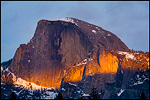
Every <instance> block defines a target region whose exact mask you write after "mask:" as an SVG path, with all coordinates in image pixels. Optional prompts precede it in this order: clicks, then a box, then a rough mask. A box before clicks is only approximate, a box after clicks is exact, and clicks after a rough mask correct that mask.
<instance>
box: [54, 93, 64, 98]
mask: <svg viewBox="0 0 150 100" xmlns="http://www.w3.org/2000/svg"><path fill="white" fill-rule="evenodd" d="M55 99H58V100H62V99H63V96H62V94H61V93H60V92H59V93H58V95H57V96H56V98H55Z"/></svg>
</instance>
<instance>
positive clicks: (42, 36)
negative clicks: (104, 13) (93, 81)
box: [10, 18, 129, 88]
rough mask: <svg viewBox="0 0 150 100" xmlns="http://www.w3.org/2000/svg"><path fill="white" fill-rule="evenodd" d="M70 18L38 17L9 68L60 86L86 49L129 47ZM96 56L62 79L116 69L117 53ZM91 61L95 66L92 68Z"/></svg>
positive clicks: (84, 56) (112, 36) (100, 29)
mask: <svg viewBox="0 0 150 100" xmlns="http://www.w3.org/2000/svg"><path fill="white" fill-rule="evenodd" d="M70 20H71V21H70ZM69 21H70V22H68V21H66V20H65V21H64V20H57V21H48V20H41V21H39V22H38V24H37V28H36V31H35V34H34V36H33V38H32V39H31V40H30V42H29V43H28V44H21V45H20V47H19V48H18V49H17V51H16V53H15V56H14V58H13V61H12V63H11V66H10V70H11V71H12V72H13V73H14V74H15V75H17V76H18V77H21V78H22V79H25V80H27V81H30V82H34V83H36V84H37V85H41V86H46V87H54V88H59V87H60V84H61V80H62V78H63V77H64V76H65V75H66V72H68V70H69V69H70V68H71V67H72V66H74V65H76V64H77V63H80V62H81V61H83V60H84V59H86V58H87V57H88V54H89V52H91V53H93V54H95V55H97V51H98V49H102V48H107V49H112V50H122V51H128V50H129V49H128V47H127V46H126V45H125V44H124V43H123V42H122V41H121V40H120V39H119V38H118V37H117V36H115V35H114V34H113V33H111V32H108V31H106V30H104V29H102V28H100V27H98V26H95V25H92V24H89V23H87V22H84V21H81V20H78V19H74V18H72V19H69ZM72 21H73V22H72ZM95 57H97V56H95ZM98 58H99V59H98V61H99V62H100V63H99V62H97V60H96V59H97V58H93V59H95V60H94V61H92V62H89V63H88V64H87V69H86V70H84V66H82V68H81V71H79V72H76V75H77V76H76V75H75V76H72V75H70V76H69V77H74V78H70V79H65V81H78V80H81V79H82V77H81V76H83V72H84V71H85V72H84V74H85V76H87V75H88V74H87V73H89V72H90V73H91V74H95V73H99V72H101V73H115V72H116V71H117V68H118V58H117V57H116V56H112V55H111V54H108V55H106V56H103V55H101V54H100V56H98ZM105 58H106V59H107V58H108V59H107V60H106V59H105ZM109 59H110V61H109ZM106 64H107V66H105V65H106ZM93 65H94V66H96V67H94V68H92V66H93ZM100 66H101V67H100ZM107 68H108V69H110V70H108V69H107ZM87 70H88V72H87ZM74 72H75V71H74ZM74 74H75V73H74Z"/></svg>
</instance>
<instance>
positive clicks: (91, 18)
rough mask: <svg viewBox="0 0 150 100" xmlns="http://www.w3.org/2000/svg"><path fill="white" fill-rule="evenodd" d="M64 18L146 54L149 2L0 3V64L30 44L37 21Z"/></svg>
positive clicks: (147, 46) (147, 48) (147, 47)
mask: <svg viewBox="0 0 150 100" xmlns="http://www.w3.org/2000/svg"><path fill="white" fill-rule="evenodd" d="M64 17H73V18H77V19H81V20H84V21H87V22H89V23H92V24H95V25H98V26H100V27H102V28H104V29H106V30H108V31H111V32H112V33H114V34H116V35H117V36H118V37H119V38H120V39H121V40H122V41H123V42H124V43H125V44H126V45H127V46H128V47H129V48H130V49H135V50H142V51H149V1H115V2H114V1H28V2H27V1H1V62H3V61H6V60H9V59H10V58H13V56H14V54H15V52H16V50H17V48H18V47H19V45H20V44H23V43H25V44H27V43H28V42H29V41H30V39H31V38H32V36H33V35H34V32H35V29H36V25H37V22H38V21H39V20H41V19H47V20H57V19H61V18H64Z"/></svg>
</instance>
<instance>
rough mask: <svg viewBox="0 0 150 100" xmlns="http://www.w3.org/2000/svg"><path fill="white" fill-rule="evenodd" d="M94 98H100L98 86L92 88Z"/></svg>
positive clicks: (96, 99)
mask: <svg viewBox="0 0 150 100" xmlns="http://www.w3.org/2000/svg"><path fill="white" fill-rule="evenodd" d="M90 95H91V97H92V99H95V100H98V99H99V97H98V91H97V90H96V88H94V87H93V88H92V93H91V94H90Z"/></svg>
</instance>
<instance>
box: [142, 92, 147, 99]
mask: <svg viewBox="0 0 150 100" xmlns="http://www.w3.org/2000/svg"><path fill="white" fill-rule="evenodd" d="M141 99H146V96H145V93H144V91H143V90H142V93H141Z"/></svg>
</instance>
